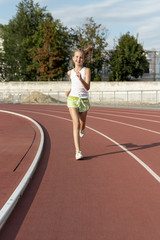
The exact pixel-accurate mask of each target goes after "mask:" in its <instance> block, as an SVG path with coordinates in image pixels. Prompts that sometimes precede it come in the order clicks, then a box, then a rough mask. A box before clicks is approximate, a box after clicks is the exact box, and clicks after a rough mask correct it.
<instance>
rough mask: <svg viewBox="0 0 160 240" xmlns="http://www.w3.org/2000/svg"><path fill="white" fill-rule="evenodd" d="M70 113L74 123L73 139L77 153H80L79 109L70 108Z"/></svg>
mask: <svg viewBox="0 0 160 240" xmlns="http://www.w3.org/2000/svg"><path fill="white" fill-rule="evenodd" d="M69 112H70V115H71V118H72V121H73V138H74V145H75V150H76V152H79V151H80V137H79V127H80V123H79V112H78V110H77V108H69Z"/></svg>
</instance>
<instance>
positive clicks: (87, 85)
mask: <svg viewBox="0 0 160 240" xmlns="http://www.w3.org/2000/svg"><path fill="white" fill-rule="evenodd" d="M77 77H78V78H79V80H80V81H81V83H82V85H83V86H84V88H85V89H86V90H87V91H88V90H89V89H90V81H91V71H90V68H85V79H86V81H84V80H83V79H82V77H81V74H80V72H77Z"/></svg>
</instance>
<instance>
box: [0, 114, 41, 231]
mask: <svg viewBox="0 0 160 240" xmlns="http://www.w3.org/2000/svg"><path fill="white" fill-rule="evenodd" d="M0 112H3V113H7V114H13V115H17V116H19V117H22V118H25V119H27V120H29V121H30V122H32V123H33V124H34V125H36V126H37V128H38V130H39V132H40V135H41V139H40V144H39V147H38V150H37V153H36V155H35V157H34V159H33V162H32V164H31V165H30V167H29V169H28V171H27V172H26V174H25V176H24V177H23V178H22V180H21V182H20V183H19V185H18V186H17V188H16V189H15V190H14V192H13V193H12V194H11V196H10V197H9V199H8V200H7V202H6V203H5V204H4V206H3V207H2V208H1V210H0V230H1V229H2V227H3V225H4V224H5V222H6V221H7V219H8V217H9V216H10V214H11V212H12V211H13V209H14V207H15V206H16V204H17V202H18V200H19V198H20V197H21V195H22V194H23V192H24V190H25V189H26V187H27V185H28V183H29V181H30V179H31V177H32V175H33V174H34V172H35V170H36V168H37V165H38V162H39V160H40V157H41V153H42V150H43V145H44V133H43V130H42V128H41V126H40V125H39V124H38V123H37V122H36V121H34V120H33V119H31V118H29V117H27V116H24V115H21V114H18V113H15V112H9V111H4V110H0Z"/></svg>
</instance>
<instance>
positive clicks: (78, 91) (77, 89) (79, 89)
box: [69, 67, 88, 98]
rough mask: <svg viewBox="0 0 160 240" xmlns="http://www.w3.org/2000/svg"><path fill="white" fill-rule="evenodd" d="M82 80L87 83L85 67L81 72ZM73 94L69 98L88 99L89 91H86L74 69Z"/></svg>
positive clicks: (72, 79) (72, 75)
mask: <svg viewBox="0 0 160 240" xmlns="http://www.w3.org/2000/svg"><path fill="white" fill-rule="evenodd" d="M79 72H80V73H81V77H82V79H83V80H84V81H85V67H83V68H82V69H81V70H80V71H79ZM71 84H72V86H71V92H70V94H69V96H72V97H79V98H88V91H87V90H86V89H85V87H84V86H83V84H82V83H81V81H80V80H79V78H78V77H77V75H76V72H75V71H74V69H72V70H71Z"/></svg>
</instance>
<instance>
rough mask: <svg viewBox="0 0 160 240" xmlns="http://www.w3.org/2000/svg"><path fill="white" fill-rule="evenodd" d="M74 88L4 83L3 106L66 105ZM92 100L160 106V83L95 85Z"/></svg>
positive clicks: (0, 99)
mask: <svg viewBox="0 0 160 240" xmlns="http://www.w3.org/2000/svg"><path fill="white" fill-rule="evenodd" d="M70 87H71V83H70V82H67V81H66V82H63V81H61V82H1V83H0V102H6V103H44V102H45V103H52V100H53V99H54V101H58V102H63V103H65V102H66V100H67V98H66V96H65V91H67V90H69V89H70ZM35 92H38V93H35ZM42 94H43V95H44V96H42ZM89 96H90V101H91V103H94V104H107V105H144V104H147V105H159V104H160V82H91V88H90V91H89Z"/></svg>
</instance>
